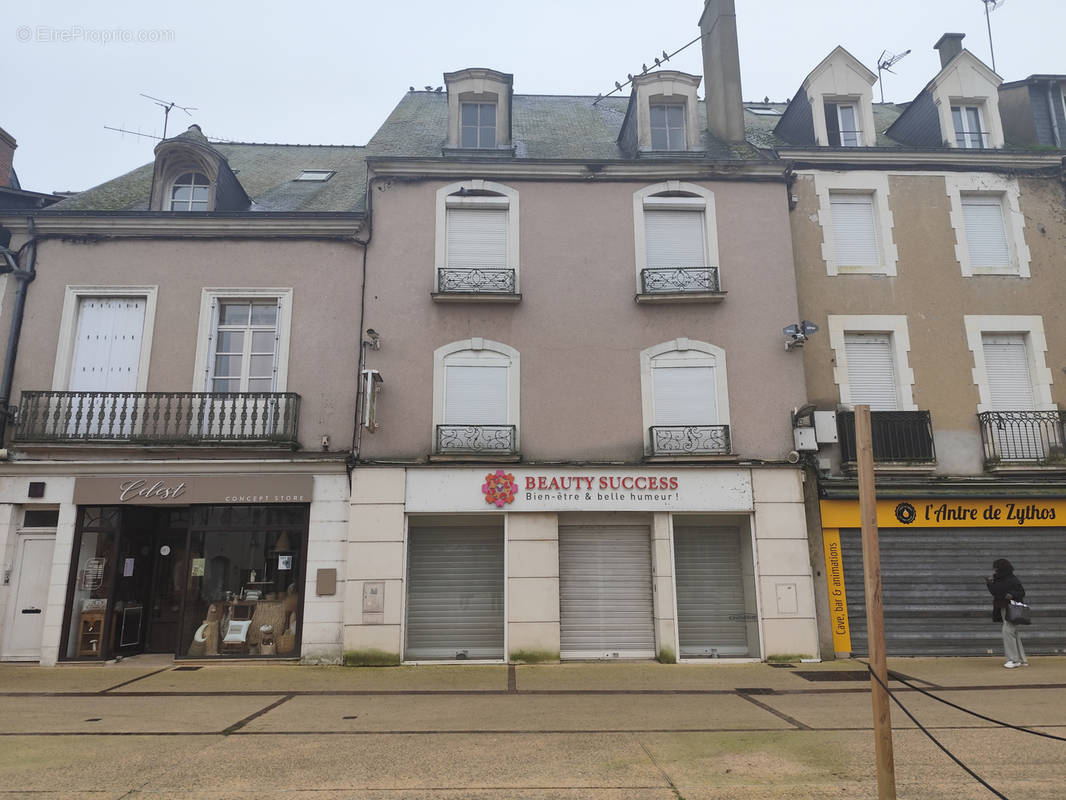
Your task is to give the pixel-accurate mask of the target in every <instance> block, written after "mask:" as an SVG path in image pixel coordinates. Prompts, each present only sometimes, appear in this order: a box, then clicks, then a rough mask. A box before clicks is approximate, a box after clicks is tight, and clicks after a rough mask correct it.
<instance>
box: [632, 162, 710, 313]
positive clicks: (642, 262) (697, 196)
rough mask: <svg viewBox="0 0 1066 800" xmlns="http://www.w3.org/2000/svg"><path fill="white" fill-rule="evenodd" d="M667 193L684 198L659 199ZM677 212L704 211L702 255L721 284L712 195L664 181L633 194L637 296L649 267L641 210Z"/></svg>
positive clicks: (684, 184) (698, 187)
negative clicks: (715, 268) (678, 193)
mask: <svg viewBox="0 0 1066 800" xmlns="http://www.w3.org/2000/svg"><path fill="white" fill-rule="evenodd" d="M666 192H684V193H685V194H687V195H688V196H687V197H659V196H658V195H662V194H664V193H666ZM645 209H656V210H664V211H666V210H671V209H673V210H680V211H692V212H694V213H696V212H699V211H700V210H702V211H703V234H704V236H703V239H704V255H705V258H706V264H707V266H708V267H717V268H718V282H719V285H721V284H722V266H721V264H720V263H719V262H718V227H717V223H716V218H717V217H716V213H715V205H714V192H712V191H711V190H710V189H705V188H704V187H702V186H697V185H696V184H694V183H684V182H682V181H665V182H663V183H656V184H654V185H653V186H645V187H644V188H643V189H638V190H637V191H636V192H634V193H633V244H634V247H635V248H636V254H635V255H636V266H637V271H636V276H635V277H636V282H637V293H638V294H639V293H640V291H641V283H640V273H641V272H642V271H644V270H645V269H647V268H648V233H647V228H646V226H645V223H644V210H645Z"/></svg>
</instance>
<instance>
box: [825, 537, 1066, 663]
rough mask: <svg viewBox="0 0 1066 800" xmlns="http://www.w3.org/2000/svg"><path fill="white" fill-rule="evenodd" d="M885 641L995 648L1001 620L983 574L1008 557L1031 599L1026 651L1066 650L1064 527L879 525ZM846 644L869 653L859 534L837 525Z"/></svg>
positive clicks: (979, 651)
mask: <svg viewBox="0 0 1066 800" xmlns="http://www.w3.org/2000/svg"><path fill="white" fill-rule="evenodd" d="M879 538H880V541H881V548H880V549H881V583H882V589H881V591H882V595H883V599H884V609H885V642H886V649H887V652H888V654H889V655H890V656H942V655H954V656H975V655H987V654H989V653H994V654H997V655H1001V654H1002V652H1003V640H1002V636H1001V629H1000V625H999V623H996V622H993V621H992V595H990V594H989V593H988V590H987V589H986V588H985V581H984V576H986V575H990V574H991V573H992V562H993V561H994V560H995V559H997V558H1007V559H1009V560H1010V562H1011V563H1012V564H1013V565H1014V570H1015V572H1016V573H1017V575H1018V577H1019V578H1020V579H1021V581H1022V584H1023V585H1024V586H1025V593H1026V595H1025V596H1026V599H1027V600H1029V601H1031V603H1032V605H1033V624H1032V625H1031V626H1030V627H1028V628H1026V629H1025V630H1024V631H1023V633H1022V641H1023V643H1024V644H1025V649H1026V652H1027V653H1030V654H1041V653H1045V654H1046V653H1062V652H1064V651H1066V581H1063V578H1062V576H1063V575H1064V574H1066V530H1064V529H1062V528H1028V529H1014V528H976V529H965V528H952V529H944V528H932V529H921V528H906V529H904V528H899V529H896V528H889V529H882V530H881V531H880V532H879ZM840 544H841V550H842V551H843V556H844V588H845V591H846V593H847V601H848V619H849V622H850V627H851V647H852V652H854V653H855V654H856V655H867V654H868V652H869V651H868V645H867V638H866V636H867V634H866V602H865V591H864V587H863V578H862V539H861V535H860V532H859V531H858V530H856V529H852V530H842V531H841V532H840Z"/></svg>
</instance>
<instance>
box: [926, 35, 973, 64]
mask: <svg viewBox="0 0 1066 800" xmlns="http://www.w3.org/2000/svg"><path fill="white" fill-rule="evenodd" d="M965 38H966V34H965V33H945V34H944V35H943V36H941V37H940V39H939V40H938V41H937V43H936V44H934V45H933V49H934V50H939V51H940V68H941V69H943V68H944V67H946V66H947V65H948V62H949V61H951V59H953V58H954V57H955V56H957V55H958V54H959V53H961V52H962V40H963V39H965Z"/></svg>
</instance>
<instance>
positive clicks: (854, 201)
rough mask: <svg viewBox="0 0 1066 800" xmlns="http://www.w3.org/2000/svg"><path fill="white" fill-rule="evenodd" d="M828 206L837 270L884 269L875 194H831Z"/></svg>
mask: <svg viewBox="0 0 1066 800" xmlns="http://www.w3.org/2000/svg"><path fill="white" fill-rule="evenodd" d="M829 207H830V210H831V214H832V219H833V242H834V244H835V249H836V263H837V266H838V268H847V267H879V266H881V246H880V243H879V241H878V234H877V218H876V217H875V215H874V196H873V193H872V192H871V193H869V194H845V193H838V192H831V193H830V196H829Z"/></svg>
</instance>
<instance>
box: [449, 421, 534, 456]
mask: <svg viewBox="0 0 1066 800" xmlns="http://www.w3.org/2000/svg"><path fill="white" fill-rule="evenodd" d="M515 438H516V437H515V426H514V425H438V426H437V443H436V452H437V455H451V454H483V455H513V454H514V452H515Z"/></svg>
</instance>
